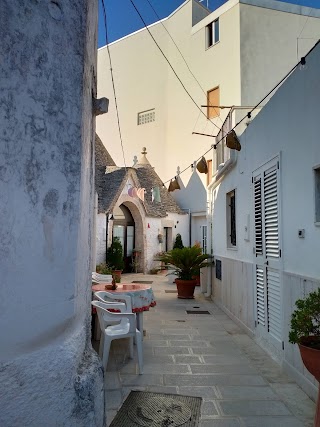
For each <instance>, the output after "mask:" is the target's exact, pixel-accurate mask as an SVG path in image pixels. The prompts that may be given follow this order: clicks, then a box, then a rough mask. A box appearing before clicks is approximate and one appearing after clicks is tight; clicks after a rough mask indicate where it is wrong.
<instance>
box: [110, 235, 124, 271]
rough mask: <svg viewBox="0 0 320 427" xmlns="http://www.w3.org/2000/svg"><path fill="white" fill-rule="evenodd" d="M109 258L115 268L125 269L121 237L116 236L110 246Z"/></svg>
mask: <svg viewBox="0 0 320 427" xmlns="http://www.w3.org/2000/svg"><path fill="white" fill-rule="evenodd" d="M107 260H108V264H109V265H110V266H111V268H112V269H113V270H123V268H124V261H123V249H122V244H121V242H120V239H119V237H114V239H113V242H112V244H111V246H110V247H109V248H108V251H107Z"/></svg>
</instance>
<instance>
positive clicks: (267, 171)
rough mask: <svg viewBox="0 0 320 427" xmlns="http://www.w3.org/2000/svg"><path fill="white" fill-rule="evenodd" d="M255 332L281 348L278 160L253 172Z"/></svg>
mask: <svg viewBox="0 0 320 427" xmlns="http://www.w3.org/2000/svg"><path fill="white" fill-rule="evenodd" d="M252 182H253V195H254V197H253V200H254V231H255V233H254V234H255V249H254V252H255V269H254V272H255V304H256V307H255V309H256V310H255V312H256V333H257V335H258V336H261V337H262V338H264V339H267V340H268V341H269V342H270V343H271V344H273V345H274V346H275V347H276V348H278V349H281V348H282V341H283V338H282V311H281V307H282V304H281V268H280V267H281V266H280V264H281V263H280V259H281V249H280V243H279V161H278V160H273V161H272V162H269V163H267V164H266V165H264V166H263V167H261V168H260V169H258V170H257V171H255V172H254V174H253V178H252Z"/></svg>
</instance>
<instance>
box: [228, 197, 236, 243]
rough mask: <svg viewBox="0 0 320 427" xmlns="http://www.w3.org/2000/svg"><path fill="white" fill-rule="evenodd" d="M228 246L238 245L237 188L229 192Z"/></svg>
mask: <svg viewBox="0 0 320 427" xmlns="http://www.w3.org/2000/svg"><path fill="white" fill-rule="evenodd" d="M227 233H228V236H227V246H228V247H229V248H232V247H235V246H237V230H236V190H233V191H231V192H230V193H228V194H227Z"/></svg>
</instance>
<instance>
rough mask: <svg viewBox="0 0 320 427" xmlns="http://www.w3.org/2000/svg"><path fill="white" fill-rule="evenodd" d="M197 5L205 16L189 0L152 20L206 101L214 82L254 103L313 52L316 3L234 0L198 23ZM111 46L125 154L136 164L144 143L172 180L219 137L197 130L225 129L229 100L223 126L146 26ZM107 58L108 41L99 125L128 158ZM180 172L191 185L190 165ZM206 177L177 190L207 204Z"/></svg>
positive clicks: (186, 203) (101, 67)
mask: <svg viewBox="0 0 320 427" xmlns="http://www.w3.org/2000/svg"><path fill="white" fill-rule="evenodd" d="M279 3H280V4H279ZM192 9H194V10H196V11H195V14H194V16H193V18H195V17H196V18H197V20H198V17H199V16H200V15H199V13H198V12H199V11H200V14H201V10H200V9H199V5H197V7H196V8H195V7H194V8H192V1H191V0H190V1H186V2H185V3H183V4H182V5H181V6H180V7H179V8H178V9H177V10H176V11H175V12H173V13H172V14H171V15H170V16H169V17H168V18H167V19H164V20H163V21H162V22H159V23H155V24H154V25H151V26H150V27H149V28H150V31H151V32H152V35H153V36H154V38H155V39H156V41H157V43H158V44H159V46H160V47H161V49H162V50H163V52H164V53H165V55H166V56H167V58H168V60H169V61H170V64H172V66H173V68H174V70H175V71H176V73H177V74H178V76H179V78H180V79H181V81H182V82H183V84H184V86H185V87H186V89H187V91H188V92H189V93H190V95H191V96H192V98H193V99H194V101H195V103H196V105H197V106H201V105H206V103H207V101H206V93H207V91H208V90H210V89H213V88H215V87H216V86H219V87H220V104H221V105H236V106H239V105H248V106H250V105H254V104H255V103H256V102H258V101H260V100H261V99H262V97H263V96H265V95H266V93H267V92H268V91H269V90H270V89H271V88H272V87H273V86H274V85H275V84H276V83H277V82H278V81H279V80H280V79H281V78H282V77H283V76H284V75H285V74H286V73H287V72H288V71H289V69H290V68H291V67H292V65H293V64H294V63H296V62H297V61H298V58H297V51H298V56H299V57H300V56H302V55H303V54H305V52H306V51H307V49H308V48H309V47H310V46H311V45H312V44H313V43H314V42H315V41H316V39H317V38H318V35H319V30H320V20H319V19H318V18H315V17H314V16H313V15H317V13H316V12H314V9H313V10H311V9H309V8H303V7H300V6H297V5H291V4H290V5H288V4H286V3H283V2H278V1H272V0H268V1H263V2H261V1H259V2H257V1H254V0H252V1H251V0H240V2H239V1H238V0H229V1H228V2H226V3H225V4H223V5H222V6H221V7H220V8H218V9H217V10H215V11H214V12H212V13H210V14H209V15H208V16H206V17H204V18H203V19H202V20H200V21H199V22H198V23H197V24H195V25H194V26H193V27H192ZM198 9H199V11H198ZM309 15H310V16H309ZM318 15H319V14H318ZM204 16H205V15H204ZM308 16H309V18H308ZM217 18H219V22H220V41H219V42H218V43H216V44H215V45H213V46H212V47H210V48H209V49H206V48H205V30H206V25H208V24H209V23H210V22H212V21H213V20H215V19H217ZM306 20H307V22H306ZM163 26H165V27H166V29H167V30H168V31H169V33H170V35H171V37H172V38H173V40H174V41H175V43H176V44H177V45H178V47H179V49H180V51H181V52H182V54H183V56H184V58H185V60H186V61H187V63H188V66H189V68H190V69H191V71H192V73H193V74H194V76H195V77H196V79H197V80H198V82H199V84H198V83H197V81H196V80H195V79H194V77H193V76H192V75H191V74H190V72H189V70H188V68H187V66H186V64H185V62H184V60H183V59H182V58H181V56H180V54H179V52H178V51H177V48H176V47H175V45H174V43H173V42H172V40H171V39H170V37H169V35H168V34H167V32H166V30H165V29H164V28H163ZM302 30H303V31H302ZM301 31H302V32H301ZM298 37H300V39H299V40H297V38H298ZM137 46H138V48H137ZM110 52H111V57H112V66H113V70H114V78H115V85H116V91H117V98H118V106H119V113H120V116H121V128H122V135H123V140H124V146H125V153H126V162H127V164H129V165H131V161H132V159H133V157H134V156H135V155H137V154H138V153H139V152H140V147H141V146H142V145H144V146H146V147H147V149H148V157H149V160H150V163H151V164H152V165H154V166H155V170H156V171H157V173H158V174H159V176H160V177H161V179H162V180H163V181H164V182H166V181H167V180H169V179H171V178H173V177H174V176H175V175H176V174H177V168H178V167H179V168H180V170H183V169H185V168H186V167H188V166H189V165H191V163H193V162H194V161H195V160H197V159H198V158H199V157H200V156H201V155H202V154H203V153H204V152H206V151H207V150H208V149H209V148H210V145H211V144H213V143H215V139H214V138H209V137H204V136H200V135H194V134H192V132H200V133H205V134H211V135H216V134H217V133H218V129H217V127H218V128H220V127H221V125H222V123H223V121H224V119H225V117H226V115H227V114H228V111H229V110H228V109H222V110H220V117H218V118H215V119H213V122H214V124H215V125H216V126H217V127H215V125H214V124H212V123H210V122H209V121H208V120H207V119H206V117H204V116H203V115H202V114H201V113H200V112H199V109H198V108H197V106H196V105H195V104H194V103H193V102H192V100H191V99H190V97H189V96H188V95H187V94H186V92H185V91H184V89H183V88H182V86H181V84H180V83H179V81H178V80H177V78H176V76H175V75H174V74H173V72H172V70H171V69H170V68H169V66H168V64H167V62H166V60H165V59H164V58H163V56H162V54H161V53H160V51H159V50H158V48H157V47H156V45H155V43H154V42H153V40H152V39H151V37H150V35H149V34H148V32H147V30H146V29H142V30H140V31H137V32H136V33H133V34H130V35H128V36H127V37H124V38H122V39H120V40H118V41H115V42H114V43H111V45H110ZM108 61H109V59H108V55H107V49H106V48H105V47H103V48H101V49H99V50H98V92H99V95H100V96H107V97H108V98H110V113H109V114H108V115H106V116H101V117H99V118H98V120H97V129H98V134H99V135H100V136H101V137H102V139H103V141H112V145H111V144H110V145H109V146H107V148H108V150H109V151H110V154H111V155H112V156H113V158H114V160H115V161H116V163H117V164H118V165H122V164H123V156H122V151H121V144H120V141H119V134H118V129H117V120H116V112H115V108H114V101H113V95H112V86H111V78H110V71H109V68H110V66H109V62H108ZM128 69H130V74H128ZM152 108H154V109H155V117H156V119H155V122H152V123H148V124H145V125H140V126H138V125H137V114H138V112H141V111H145V110H148V109H152ZM202 111H203V112H206V109H205V108H202ZM242 114H246V111H244V110H236V115H237V120H238V119H239V118H240V117H241V118H242ZM240 130H241V129H240V128H238V131H240ZM212 157H213V160H214V163H215V151H213V152H209V153H208V154H206V159H210V158H212ZM180 178H181V180H182V184H183V186H184V187H187V186H188V184H189V182H190V180H191V169H189V170H188V171H187V172H184V173H183V174H182V175H181V176H180ZM205 187H206V176H205V175H203V174H202V175H199V183H198V191H195V192H194V193H193V196H192V197H188V194H187V193H186V192H185V191H181V192H180V193H179V192H175V193H174V197H175V198H176V199H177V200H178V202H179V203H180V204H181V203H182V205H183V206H182V207H184V208H188V209H191V210H192V211H199V210H203V211H205V210H206V206H205V201H204V198H203V197H202V195H203V193H204V191H205ZM184 199H185V200H184ZM199 206H201V207H200V208H199Z"/></svg>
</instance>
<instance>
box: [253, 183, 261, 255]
mask: <svg viewBox="0 0 320 427" xmlns="http://www.w3.org/2000/svg"><path fill="white" fill-rule="evenodd" d="M254 229H255V247H256V256H257V255H262V254H263V246H262V244H263V239H262V194H261V177H257V178H255V181H254Z"/></svg>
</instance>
